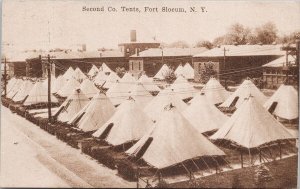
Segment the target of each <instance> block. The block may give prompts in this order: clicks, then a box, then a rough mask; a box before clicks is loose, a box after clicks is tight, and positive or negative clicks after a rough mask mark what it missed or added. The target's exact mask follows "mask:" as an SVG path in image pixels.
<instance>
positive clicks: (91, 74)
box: [88, 65, 99, 77]
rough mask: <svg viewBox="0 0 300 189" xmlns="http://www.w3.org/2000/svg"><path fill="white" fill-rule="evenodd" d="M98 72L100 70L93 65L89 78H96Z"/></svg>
mask: <svg viewBox="0 0 300 189" xmlns="http://www.w3.org/2000/svg"><path fill="white" fill-rule="evenodd" d="M98 72H99V70H98V68H97V67H96V66H95V65H93V66H92V68H91V69H90V71H89V73H88V76H90V77H94V76H95V75H97V73H98Z"/></svg>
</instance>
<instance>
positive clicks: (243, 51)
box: [194, 45, 285, 57]
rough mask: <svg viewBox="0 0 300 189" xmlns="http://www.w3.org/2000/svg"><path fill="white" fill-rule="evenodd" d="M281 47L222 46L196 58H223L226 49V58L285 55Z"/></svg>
mask: <svg viewBox="0 0 300 189" xmlns="http://www.w3.org/2000/svg"><path fill="white" fill-rule="evenodd" d="M280 47H282V45H222V46H220V47H216V48H213V49H211V50H208V51H205V52H202V53H199V54H197V55H195V56H194V57H223V56H224V48H225V50H226V56H266V55H279V56H280V55H285V51H281V50H280Z"/></svg>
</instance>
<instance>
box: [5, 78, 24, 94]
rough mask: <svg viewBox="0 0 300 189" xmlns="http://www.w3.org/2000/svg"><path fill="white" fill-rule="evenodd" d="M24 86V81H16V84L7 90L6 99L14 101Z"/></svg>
mask: <svg viewBox="0 0 300 189" xmlns="http://www.w3.org/2000/svg"><path fill="white" fill-rule="evenodd" d="M22 84H23V80H22V79H16V80H15V82H14V83H12V84H11V86H10V87H9V88H7V89H6V90H7V93H6V97H7V98H10V99H12V98H13V97H14V96H15V95H16V94H17V92H18V90H19V89H20V87H21V85H22Z"/></svg>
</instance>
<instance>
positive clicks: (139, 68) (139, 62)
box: [139, 62, 141, 70]
mask: <svg viewBox="0 0 300 189" xmlns="http://www.w3.org/2000/svg"><path fill="white" fill-rule="evenodd" d="M139 70H141V62H139Z"/></svg>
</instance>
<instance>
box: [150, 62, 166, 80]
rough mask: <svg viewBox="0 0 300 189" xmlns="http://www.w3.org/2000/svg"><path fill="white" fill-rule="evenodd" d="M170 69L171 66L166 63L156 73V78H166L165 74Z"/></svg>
mask: <svg viewBox="0 0 300 189" xmlns="http://www.w3.org/2000/svg"><path fill="white" fill-rule="evenodd" d="M169 71H170V68H169V67H168V66H167V65H166V64H164V65H163V66H162V67H161V68H160V70H159V71H158V72H157V73H156V75H155V76H154V79H160V80H163V79H165V75H166V74H167V73H168V72H169Z"/></svg>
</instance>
